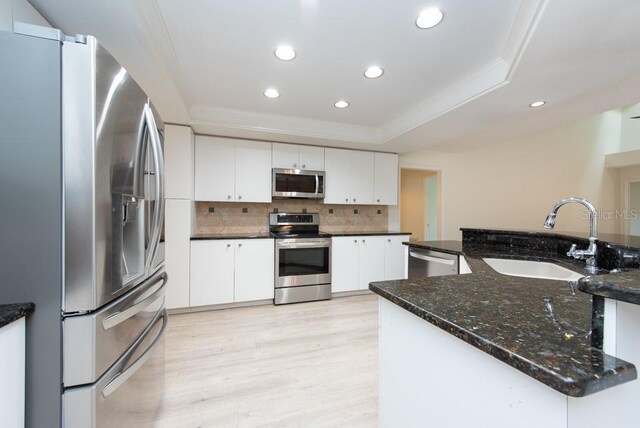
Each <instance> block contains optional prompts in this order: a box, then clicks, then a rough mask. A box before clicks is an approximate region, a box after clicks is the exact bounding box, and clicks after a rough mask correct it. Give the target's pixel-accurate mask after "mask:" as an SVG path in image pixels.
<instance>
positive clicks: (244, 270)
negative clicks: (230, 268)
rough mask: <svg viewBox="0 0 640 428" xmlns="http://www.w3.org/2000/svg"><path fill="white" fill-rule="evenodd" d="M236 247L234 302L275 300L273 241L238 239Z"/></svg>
mask: <svg viewBox="0 0 640 428" xmlns="http://www.w3.org/2000/svg"><path fill="white" fill-rule="evenodd" d="M235 247H236V248H235V250H236V259H235V271H236V273H235V279H236V281H235V285H236V286H235V295H234V301H236V302H246V301H250V300H263V299H273V293H274V282H275V279H274V276H273V275H274V271H273V270H274V266H273V263H274V251H275V249H274V242H273V239H238V240H236V241H235Z"/></svg>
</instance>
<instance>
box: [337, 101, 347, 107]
mask: <svg viewBox="0 0 640 428" xmlns="http://www.w3.org/2000/svg"><path fill="white" fill-rule="evenodd" d="M334 106H336V107H337V108H347V107H349V103H348V102H346V101H345V100H340V101H338V102H337V103H335V104H334Z"/></svg>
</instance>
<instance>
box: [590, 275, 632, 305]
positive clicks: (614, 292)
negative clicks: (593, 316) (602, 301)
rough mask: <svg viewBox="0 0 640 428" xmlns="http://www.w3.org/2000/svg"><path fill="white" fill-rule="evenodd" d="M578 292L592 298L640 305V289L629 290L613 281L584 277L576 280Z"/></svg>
mask: <svg viewBox="0 0 640 428" xmlns="http://www.w3.org/2000/svg"><path fill="white" fill-rule="evenodd" d="M578 290H580V291H582V292H584V293H587V294H591V295H593V296H600V297H606V298H608V299H614V300H617V301H620V302H626V303H632V304H635V305H640V289H637V288H629V287H628V286H624V285H620V284H616V283H615V282H614V281H600V280H597V279H594V278H591V277H588V276H586V277H584V278H581V279H579V280H578Z"/></svg>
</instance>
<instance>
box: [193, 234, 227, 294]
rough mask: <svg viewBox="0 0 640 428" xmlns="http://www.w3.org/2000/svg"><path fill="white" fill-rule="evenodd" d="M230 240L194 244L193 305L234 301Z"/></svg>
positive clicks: (195, 242) (203, 241)
mask: <svg viewBox="0 0 640 428" xmlns="http://www.w3.org/2000/svg"><path fill="white" fill-rule="evenodd" d="M233 253H234V247H233V241H231V240H202V241H191V287H190V293H189V301H190V304H191V306H192V307H193V306H203V305H216V304H220V303H231V302H233V260H234V254H233Z"/></svg>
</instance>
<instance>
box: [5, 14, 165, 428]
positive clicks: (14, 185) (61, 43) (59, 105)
mask: <svg viewBox="0 0 640 428" xmlns="http://www.w3.org/2000/svg"><path fill="white" fill-rule="evenodd" d="M0 58H2V60H1V61H0V139H1V143H0V200H1V201H2V208H0V225H1V226H0V227H1V228H2V236H1V237H0V251H1V253H0V263H1V267H0V302H2V303H11V302H20V301H32V302H34V303H35V304H36V311H35V313H34V314H33V316H31V317H30V318H29V319H28V320H27V349H26V351H27V362H26V363H27V365H26V376H27V379H26V382H27V384H26V394H27V397H26V413H27V414H26V425H27V426H28V427H31V428H39V427H43V428H50V427H65V428H76V427H78V428H80V427H81V428H87V427H98V428H103V427H119V428H121V427H143V426H151V425H152V423H153V420H154V417H155V415H156V412H157V411H158V409H159V406H160V405H161V398H162V394H163V391H162V389H163V379H164V341H163V337H164V331H165V328H166V325H167V313H166V310H165V308H164V293H165V288H166V286H167V275H166V273H165V271H164V252H163V245H164V244H163V242H162V240H163V239H162V231H163V219H164V198H163V196H164V195H163V193H164V191H163V189H164V162H163V153H162V146H163V141H162V139H163V134H162V130H163V124H162V122H161V121H160V119H159V116H158V115H157V113H156V112H155V110H154V107H153V105H152V104H151V102H150V100H149V98H148V97H147V95H146V94H145V93H144V91H143V90H142V89H141V88H140V86H138V84H136V82H135V81H134V80H133V78H132V77H131V76H130V75H129V73H128V72H127V70H126V69H124V68H123V67H122V66H121V65H120V64H118V62H117V61H116V60H115V59H114V58H113V57H112V56H111V55H110V54H109V53H108V52H107V50H106V49H105V48H104V47H103V46H101V45H100V44H99V43H98V42H97V41H96V39H95V38H93V37H89V36H73V37H68V36H65V35H63V34H62V33H61V32H60V31H57V30H54V29H49V28H42V27H34V26H28V25H22V26H17V27H16V28H15V29H14V32H13V33H0Z"/></svg>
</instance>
